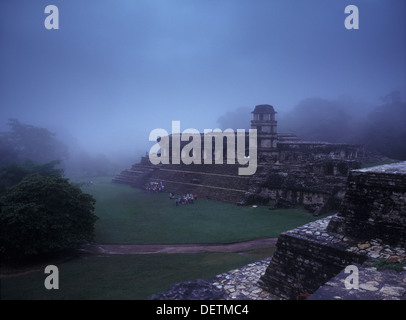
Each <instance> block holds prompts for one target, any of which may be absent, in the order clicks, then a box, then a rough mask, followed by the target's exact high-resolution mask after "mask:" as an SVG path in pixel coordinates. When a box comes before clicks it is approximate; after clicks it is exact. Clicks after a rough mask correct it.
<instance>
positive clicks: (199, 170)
mask: <svg viewBox="0 0 406 320" xmlns="http://www.w3.org/2000/svg"><path fill="white" fill-rule="evenodd" d="M238 167H239V165H227V166H224V165H218V166H216V165H204V164H203V165H184V164H179V165H174V164H170V165H158V166H154V165H151V164H150V163H149V161H146V159H144V158H143V159H142V160H141V163H139V164H134V165H133V166H132V167H131V169H126V170H124V171H122V172H121V173H120V174H118V175H117V176H116V177H115V178H114V179H113V182H115V183H122V184H128V185H131V186H133V187H136V188H143V187H144V185H145V184H146V183H148V182H162V183H163V184H164V186H165V192H172V193H174V194H177V195H182V194H186V193H193V194H197V195H198V197H199V198H204V199H210V200H218V201H223V202H228V203H238V202H240V201H241V200H242V199H243V198H244V195H245V193H246V192H247V190H248V186H249V181H250V177H247V176H239V175H238Z"/></svg>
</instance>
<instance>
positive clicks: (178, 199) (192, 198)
mask: <svg viewBox="0 0 406 320" xmlns="http://www.w3.org/2000/svg"><path fill="white" fill-rule="evenodd" d="M169 199H172V200H175V205H176V206H178V205H179V204H183V205H187V204H193V203H194V202H196V201H197V194H192V193H186V194H184V195H181V196H176V195H174V194H173V193H172V192H171V193H170V194H169Z"/></svg>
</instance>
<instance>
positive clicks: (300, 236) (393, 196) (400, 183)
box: [260, 162, 406, 299]
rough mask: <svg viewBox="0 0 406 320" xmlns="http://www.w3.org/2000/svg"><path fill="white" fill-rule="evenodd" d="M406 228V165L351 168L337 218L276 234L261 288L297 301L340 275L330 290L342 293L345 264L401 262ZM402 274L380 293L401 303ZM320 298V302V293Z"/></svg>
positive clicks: (405, 293) (405, 285)
mask: <svg viewBox="0 0 406 320" xmlns="http://www.w3.org/2000/svg"><path fill="white" fill-rule="evenodd" d="M405 230H406V162H400V163H395V164H391V165H383V166H376V167H373V168H368V169H359V170H354V171H352V172H351V173H350V176H349V179H348V186H347V190H346V194H345V197H344V201H343V203H342V205H341V208H340V210H339V212H338V213H337V214H336V215H334V216H330V217H328V218H324V219H320V220H318V221H315V222H311V223H309V224H306V225H304V226H301V227H298V228H296V229H293V230H290V231H288V232H285V233H282V234H281V235H280V237H279V239H278V242H277V250H276V252H275V254H274V255H273V257H272V259H271V261H270V263H269V266H268V267H267V269H266V271H265V274H264V275H263V276H262V277H261V280H260V282H261V286H262V287H263V288H265V289H266V290H267V291H269V292H270V293H272V294H274V295H276V296H278V297H281V298H284V299H297V298H298V297H305V296H308V295H310V294H313V293H314V292H316V290H317V289H319V288H320V287H323V285H324V284H325V283H327V282H328V281H329V280H330V279H332V278H334V277H335V276H336V275H337V274H339V273H340V272H341V278H340V281H338V282H337V281H336V282H335V286H332V285H331V283H333V282H334V280H332V282H330V283H329V284H330V291H331V288H332V287H336V289H340V290H342V291H343V290H344V291H345V290H346V289H345V288H344V283H343V281H341V280H343V276H342V272H343V270H344V268H346V267H347V266H349V265H355V266H360V267H361V266H362V264H363V263H364V262H365V261H367V260H369V259H379V258H381V259H387V260H389V261H405V259H406V250H405V244H406V243H405V239H406V238H405ZM405 273H406V272H403V274H401V275H400V276H399V277H400V279H401V281H400V282H399V283H397V285H396V288H397V289H393V288H394V287H393V286H392V287H390V288H388V287H384V288H385V289H383V290H386V291H389V290H394V291H396V292H397V298H401V299H405V298H406V281H405V278H406V277H405ZM362 280H363V279H360V282H362ZM364 280H365V279H364ZM337 283H338V284H337ZM340 285H341V286H340ZM365 288H366V287H365V286H364V289H362V287H361V289H358V290H361V291H357V293H360V292H363V290H364V291H365V290H367V289H365ZM391 288H392V289H391ZM375 289H376V290H378V288H377V287H373V289H372V290H375ZM381 289H382V288H381ZM381 289H379V290H381ZM320 290H322V289H320ZM325 290H327V289H325ZM379 293H380V292H378V293H377V294H379ZM316 296H317V295H316ZM318 297H319V298H323V296H322V295H320V293H319V294H318ZM326 298H327V297H326Z"/></svg>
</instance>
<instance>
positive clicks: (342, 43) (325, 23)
mask: <svg viewBox="0 0 406 320" xmlns="http://www.w3.org/2000/svg"><path fill="white" fill-rule="evenodd" d="M48 4H49V3H48V1H42V0H39V1H29V0H5V1H1V2H0V49H1V50H0V132H1V134H0V163H1V164H6V163H9V162H11V161H24V159H31V160H34V161H38V162H44V161H50V160H62V163H61V166H63V168H64V169H65V172H66V174H68V175H86V176H92V175H103V174H109V175H112V174H115V173H118V172H119V171H120V170H122V169H125V168H128V167H129V166H131V164H132V163H135V162H138V161H139V157H140V156H142V155H144V154H145V152H146V151H148V150H149V149H150V147H151V146H152V145H153V142H150V141H148V137H149V133H150V132H151V131H152V130H153V129H155V128H163V129H165V130H166V131H168V132H170V131H171V121H177V120H179V121H181V130H182V131H183V130H185V129H187V128H195V129H197V130H199V131H200V132H203V130H204V129H215V128H217V127H218V128H221V129H226V128H234V129H237V128H238V129H248V128H249V127H250V120H251V111H252V110H253V109H254V107H255V105H258V104H271V105H273V106H274V108H275V110H276V111H277V115H276V118H277V121H278V131H279V132H284V133H288V132H289V133H293V134H296V135H297V136H299V137H300V138H301V139H303V140H322V141H330V142H347V143H357V144H358V143H362V144H365V146H366V147H367V148H368V149H369V150H371V151H375V152H381V153H383V154H384V155H386V156H388V157H391V158H395V159H402V160H405V159H406V151H405V147H404V141H405V138H406V132H405V128H406V123H405V121H406V116H405V100H406V42H405V41H404V39H406V22H405V15H404V12H405V11H406V3H405V2H404V1H402V0H390V1H367V0H358V1H356V3H354V4H356V5H357V6H358V7H359V11H360V28H359V30H347V29H346V28H345V26H344V19H345V18H346V15H345V13H344V8H345V4H343V3H342V2H340V1H334V2H328V3H327V2H326V1H321V0H309V1H294V0H290V1H286V0H275V1H264V0H254V1H245V0H222V1H211V0H209V1H203V0H190V1H182V0H168V1H159V0H137V1H124V0H118V1H114V2H113V1H109V2H104V1H103V2H101V1H96V0H89V1H79V0H71V1H69V2H66V1H62V0H55V1H52V4H54V5H56V6H58V8H59V15H60V28H59V29H58V30H47V29H46V28H45V27H44V19H45V18H46V16H47V15H46V14H44V8H45V6H46V5H48ZM382 12H385V14H382ZM10 119H15V120H10ZM13 121H14V122H13ZM13 124H14V127H13Z"/></svg>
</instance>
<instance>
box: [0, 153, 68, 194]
mask: <svg viewBox="0 0 406 320" xmlns="http://www.w3.org/2000/svg"><path fill="white" fill-rule="evenodd" d="M59 163H60V161H57V160H55V161H51V162H49V163H45V164H38V163H35V162H33V161H31V160H27V161H25V162H24V163H15V162H14V163H10V164H7V165H3V166H0V194H2V193H3V192H5V190H6V189H7V188H8V187H11V186H13V185H16V184H17V183H19V182H20V181H21V180H23V179H24V178H25V177H27V176H29V175H31V174H39V175H41V176H49V175H62V173H63V170H62V169H58V168H55V166H56V165H58V164H59Z"/></svg>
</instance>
